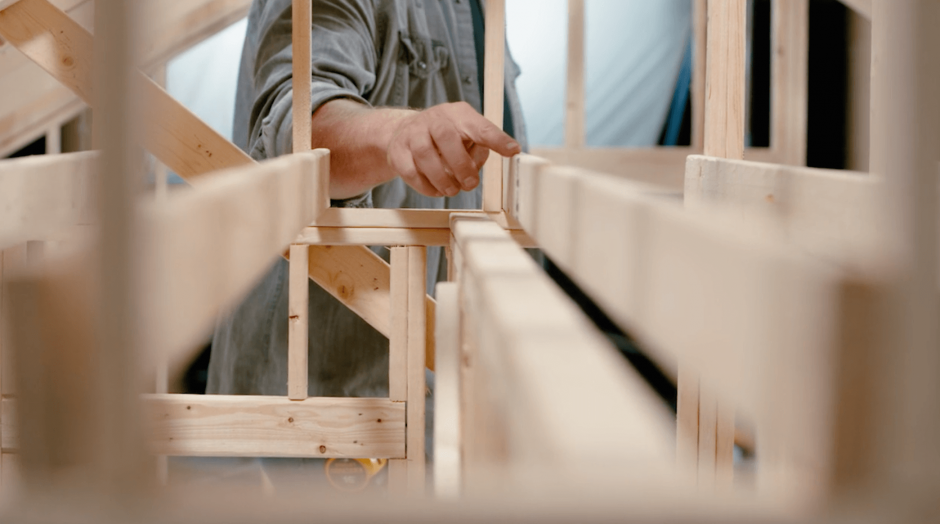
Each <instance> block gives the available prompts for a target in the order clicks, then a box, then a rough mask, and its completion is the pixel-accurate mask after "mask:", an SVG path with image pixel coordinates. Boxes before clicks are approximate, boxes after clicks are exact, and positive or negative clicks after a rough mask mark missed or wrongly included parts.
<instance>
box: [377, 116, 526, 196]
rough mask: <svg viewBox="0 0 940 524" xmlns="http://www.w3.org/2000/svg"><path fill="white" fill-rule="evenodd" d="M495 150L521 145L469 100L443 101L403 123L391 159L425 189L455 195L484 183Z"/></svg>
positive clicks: (396, 170)
mask: <svg viewBox="0 0 940 524" xmlns="http://www.w3.org/2000/svg"><path fill="white" fill-rule="evenodd" d="M490 150H493V151H496V152H497V153H499V154H500V155H503V156H512V155H515V154H518V153H519V152H520V151H521V148H520V146H519V144H518V143H517V142H516V141H515V140H513V139H512V137H510V136H509V135H507V134H506V133H504V132H502V131H500V129H499V128H498V127H496V126H495V125H493V123H492V122H490V121H489V120H487V119H485V118H483V116H481V115H480V114H479V113H477V112H476V110H474V109H473V108H472V107H471V106H470V105H469V104H467V103H466V102H456V103H452V104H442V105H438V106H434V107H432V108H430V109H426V110H424V111H421V112H419V113H415V114H413V115H410V116H408V117H406V118H404V119H402V120H401V121H400V122H399V123H398V126H397V128H396V130H395V132H394V134H393V136H392V140H391V142H389V145H388V165H389V167H390V168H391V169H392V171H393V172H394V173H396V174H398V175H399V176H401V178H402V180H404V181H405V183H407V184H408V185H410V186H411V187H413V188H415V189H416V190H418V192H420V193H421V194H424V195H427V196H433V197H439V196H443V195H447V196H454V195H456V194H457V193H459V192H460V190H461V189H463V190H465V191H469V190H471V189H473V188H475V187H476V186H477V185H478V184H479V182H480V176H479V172H480V168H482V167H483V164H484V163H486V159H487V157H488V156H489V153H490Z"/></svg>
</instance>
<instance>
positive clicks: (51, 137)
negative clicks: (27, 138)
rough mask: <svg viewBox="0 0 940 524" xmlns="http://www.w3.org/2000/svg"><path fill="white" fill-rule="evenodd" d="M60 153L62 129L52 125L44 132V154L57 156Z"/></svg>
mask: <svg viewBox="0 0 940 524" xmlns="http://www.w3.org/2000/svg"><path fill="white" fill-rule="evenodd" d="M61 152H62V128H61V127H60V126H58V125H54V126H52V127H50V128H49V130H48V131H46V154H47V155H58V154H59V153H61Z"/></svg>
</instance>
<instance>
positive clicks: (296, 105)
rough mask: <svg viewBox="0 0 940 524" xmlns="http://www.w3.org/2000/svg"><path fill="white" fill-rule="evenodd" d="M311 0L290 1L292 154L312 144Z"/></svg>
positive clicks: (304, 149) (308, 149)
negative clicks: (292, 93)
mask: <svg viewBox="0 0 940 524" xmlns="http://www.w3.org/2000/svg"><path fill="white" fill-rule="evenodd" d="M310 2H311V0H292V3H291V9H292V18H291V44H292V47H293V53H292V55H291V56H292V67H293V69H292V73H293V78H292V79H291V88H292V89H293V92H294V95H293V96H294V98H293V106H292V111H293V114H292V116H293V121H294V122H293V126H294V127H293V143H294V153H302V152H304V151H310V148H311V147H312V143H311V142H312V141H311V135H310V133H311V129H310V128H311V125H312V122H311V118H312V116H313V114H312V112H311V110H310V83H311V78H310V76H311V70H310V69H311V64H310V59H311V57H310V52H311V48H310V31H311V25H312V18H311V17H312V14H313V11H312V8H311V4H310Z"/></svg>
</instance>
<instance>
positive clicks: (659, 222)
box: [463, 158, 844, 474]
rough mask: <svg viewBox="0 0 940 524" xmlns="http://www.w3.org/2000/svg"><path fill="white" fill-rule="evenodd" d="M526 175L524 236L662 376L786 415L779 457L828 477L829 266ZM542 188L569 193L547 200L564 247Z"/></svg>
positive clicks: (575, 181) (633, 200)
mask: <svg viewBox="0 0 940 524" xmlns="http://www.w3.org/2000/svg"><path fill="white" fill-rule="evenodd" d="M519 175H520V177H519V191H518V195H519V198H520V199H522V201H520V202H519V208H520V210H521V212H520V217H519V218H520V222H521V223H522V225H523V227H524V228H525V229H526V231H527V232H528V233H529V234H530V235H531V236H532V237H533V238H534V239H535V240H536V241H537V242H538V243H539V244H540V245H541V246H542V247H543V249H544V250H545V252H546V254H547V255H548V256H549V257H551V258H552V260H555V261H561V262H560V263H559V265H561V267H562V269H563V270H564V271H565V272H566V273H567V274H568V275H569V276H570V277H571V278H572V279H573V280H574V281H575V282H576V283H577V284H578V285H579V286H580V287H581V288H582V289H583V290H584V291H585V292H586V293H587V294H588V295H589V296H591V297H592V298H593V299H594V300H595V301H596V302H597V303H598V305H600V306H601V307H602V308H604V310H605V311H606V312H607V313H608V314H609V315H610V316H611V318H612V319H613V320H614V321H615V322H617V323H618V324H620V325H621V326H623V327H624V328H625V329H626V330H628V331H629V332H630V333H631V335H633V336H634V337H635V338H636V339H637V341H638V344H639V345H640V347H642V348H644V350H645V351H646V353H647V354H648V355H649V356H650V357H651V358H653V359H654V360H655V361H656V362H657V363H659V365H660V366H661V367H662V368H663V369H664V371H665V372H666V373H667V374H669V375H671V376H675V373H676V366H677V362H682V365H683V366H688V369H689V371H690V372H692V373H697V374H700V375H701V376H702V377H707V378H708V380H709V383H710V387H712V388H714V392H713V397H712V398H717V400H718V402H719V403H720V402H721V401H732V402H733V405H734V406H735V408H736V409H738V410H741V412H742V413H746V414H751V415H755V414H770V413H777V415H775V416H776V419H775V420H776V421H775V422H774V427H775V428H778V431H787V432H788V433H787V435H788V437H787V439H786V440H784V441H783V442H784V451H785V452H784V453H783V455H784V456H787V457H789V458H790V459H795V457H799V460H798V461H799V462H801V463H802V464H803V466H802V467H808V469H810V470H812V469H813V468H817V467H818V468H821V469H817V470H815V473H814V474H819V473H820V471H821V470H822V469H825V467H826V464H828V463H829V462H828V461H829V460H830V458H831V455H830V454H829V451H827V450H828V449H829V448H827V446H826V444H825V442H827V440H826V437H825V435H826V433H825V431H826V429H825V428H826V427H827V424H828V422H827V420H830V419H827V418H826V417H829V416H830V415H827V414H826V409H824V408H822V407H821V406H819V405H818V402H819V400H818V399H821V398H832V397H831V393H832V392H831V390H830V389H829V388H830V387H831V383H830V379H829V376H828V375H826V373H827V372H826V371H825V370H827V369H830V368H829V365H830V363H831V361H832V360H831V359H832V355H834V354H836V352H837V351H839V350H840V346H838V342H837V341H838V338H839V337H838V336H837V334H836V333H837V332H838V331H839V329H840V327H839V320H838V312H839V311H840V308H841V306H840V302H839V300H840V298H839V296H840V293H841V290H842V286H843V285H844V280H843V278H844V277H842V276H840V274H839V273H837V272H835V271H834V269H833V267H832V265H831V264H827V263H822V262H819V261H817V260H814V258H813V257H810V256H807V255H805V254H801V253H799V252H795V251H794V250H793V248H792V246H790V245H788V244H787V243H785V242H784V241H783V239H782V238H781V237H780V236H779V235H775V234H774V233H773V231H767V230H763V231H760V232H759V234H758V233H757V232H755V231H748V230H747V228H743V227H741V226H740V225H739V224H737V223H735V222H734V221H732V220H729V219H728V217H727V216H725V215H724V214H722V213H716V212H712V213H709V212H706V211H704V210H702V211H701V212H696V213H689V212H687V211H685V210H684V209H683V207H682V205H681V204H680V203H678V202H674V201H670V200H668V199H663V198H661V197H657V196H656V195H650V194H644V193H643V192H641V191H637V190H636V188H635V187H631V185H630V184H629V183H626V182H624V181H622V180H618V179H615V178H612V177H606V176H603V175H598V174H595V173H591V172H588V171H584V170H581V171H580V172H578V173H577V174H574V173H572V172H571V171H570V168H567V169H564V168H558V167H554V166H550V165H549V166H546V165H545V164H544V163H539V162H537V161H534V160H531V159H529V158H523V159H522V161H521V165H520V170H519ZM546 185H547V186H552V185H557V186H558V187H568V188H569V190H570V193H571V194H572V195H574V196H573V197H569V198H567V199H564V200H554V201H551V204H552V207H553V209H557V212H558V213H563V214H566V216H568V217H569V219H570V221H571V223H572V226H571V228H570V229H569V232H570V235H568V236H566V238H565V239H562V241H558V240H555V239H548V241H544V239H545V238H546V236H550V235H553V234H557V233H558V231H557V230H553V229H552V228H550V227H548V224H551V223H552V222H549V220H550V219H549V217H548V216H547V214H545V213H541V212H538V207H539V206H542V205H544V202H545V200H543V198H544V197H539V195H540V194H541V195H544V194H546V193H543V192H542V190H541V189H540V188H541V187H543V186H546ZM529 208H534V211H533V212H526V209H529ZM730 214H736V213H730ZM598 224H603V227H598ZM611 239H617V242H612V241H611ZM559 250H562V251H559ZM463 256H464V257H467V256H469V255H468V254H467V253H466V252H464V253H463ZM507 285H508V284H507ZM784 312H785V313H784ZM771 363H772V364H771ZM807 369H811V370H814V371H813V372H812V373H807V372H806V370H807ZM799 370H803V371H799ZM765 387H766V388H769V389H770V390H772V391H791V392H792V391H794V389H798V390H799V391H798V394H791V395H790V396H789V397H787V398H785V399H783V398H780V397H779V396H777V397H774V396H772V395H771V396H763V395H762V393H760V392H761V391H763V389H762V388H765ZM773 388H778V389H773ZM787 388H789V389H787ZM772 398H773V399H775V400H773V402H779V403H780V404H778V405H776V406H774V405H773V404H771V403H770V402H771V400H770V399H772ZM765 402H767V403H765ZM782 405H785V406H788V407H787V408H786V411H785V413H786V414H785V415H784V414H783V413H784V412H783V411H780V410H781V409H782V408H781V406H782ZM811 406H815V407H813V408H812V409H810V407H811ZM775 410H776V411H775ZM755 416H756V415H755ZM761 416H763V415H761ZM768 416H769V415H768ZM761 421H762V422H761V423H762V424H766V423H767V419H763V418H762V419H761ZM786 427H791V428H792V429H788V430H784V429H780V428H786ZM714 429H715V430H716V431H717V427H716V428H714ZM758 438H760V437H758ZM788 446H789V447H788ZM807 465H812V466H807Z"/></svg>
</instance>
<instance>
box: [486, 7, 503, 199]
mask: <svg viewBox="0 0 940 524" xmlns="http://www.w3.org/2000/svg"><path fill="white" fill-rule="evenodd" d="M505 55H506V0H489V1H488V2H487V3H486V56H485V58H484V63H483V116H485V117H486V118H487V120H489V121H490V122H492V123H493V124H495V125H496V126H498V127H499V128H500V129H502V128H503V96H504V90H505ZM502 209H503V159H502V158H501V157H500V156H499V155H498V154H496V153H493V152H491V153H490V157H489V158H488V159H487V161H486V164H485V165H484V166H483V210H484V211H487V212H490V213H498V212H500V211H502Z"/></svg>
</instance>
